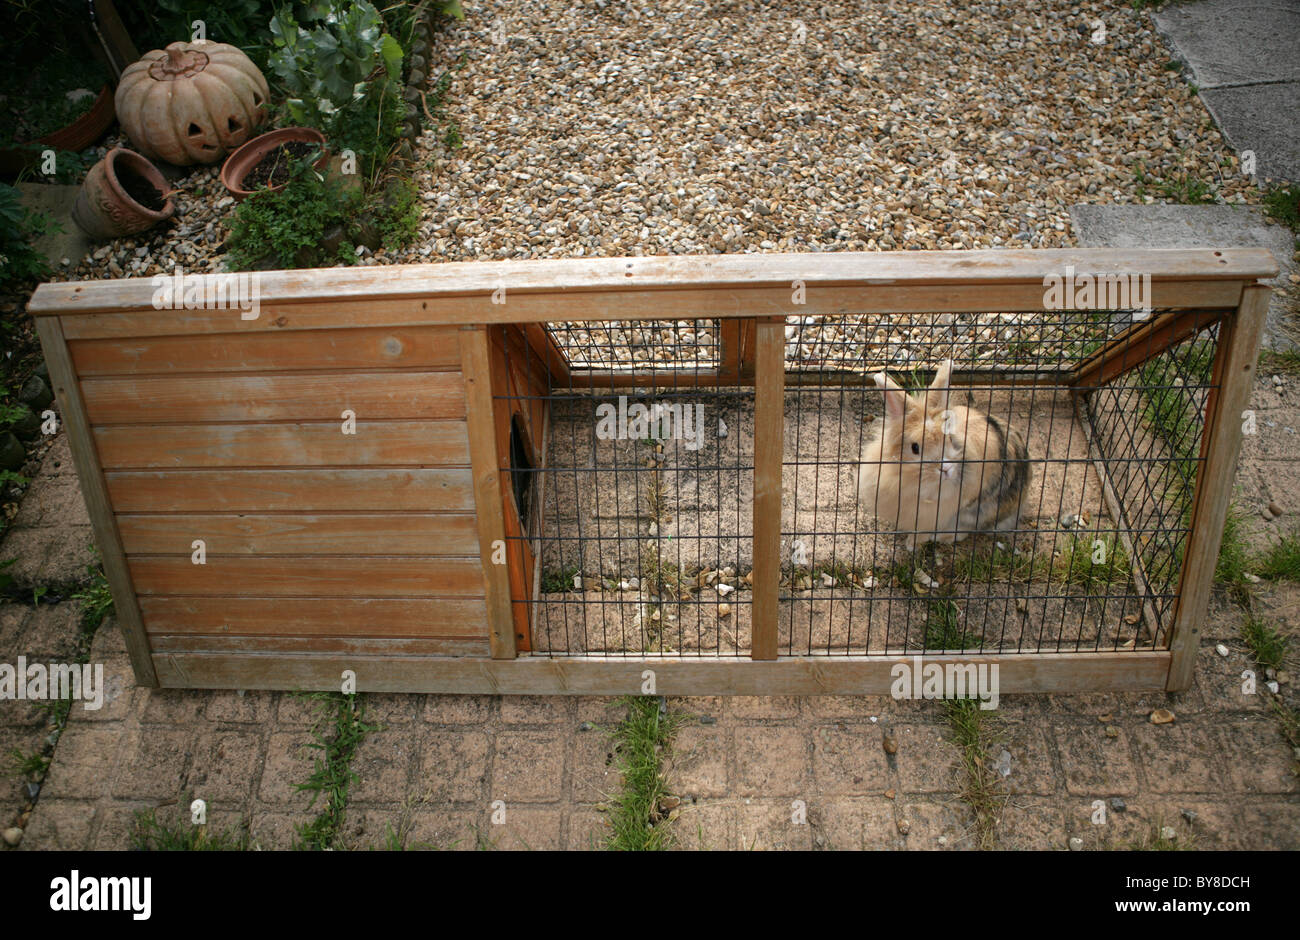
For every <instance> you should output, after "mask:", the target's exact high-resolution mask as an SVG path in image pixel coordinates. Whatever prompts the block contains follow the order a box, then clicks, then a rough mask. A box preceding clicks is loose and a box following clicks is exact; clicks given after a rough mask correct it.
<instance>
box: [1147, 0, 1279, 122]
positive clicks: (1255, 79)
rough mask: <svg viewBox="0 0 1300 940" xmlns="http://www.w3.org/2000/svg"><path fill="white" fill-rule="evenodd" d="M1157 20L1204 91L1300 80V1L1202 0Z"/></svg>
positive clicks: (1167, 11)
mask: <svg viewBox="0 0 1300 940" xmlns="http://www.w3.org/2000/svg"><path fill="white" fill-rule="evenodd" d="M1153 18H1154V19H1155V23H1156V28H1157V29H1158V30H1160V32H1161V33H1162V34H1163V35H1164V36H1165V37H1166V38H1168V39H1169V41H1170V42H1172V43H1173V44H1174V46H1175V47H1176V50H1177V52H1178V55H1179V56H1180V57H1181V58H1182V59H1183V60H1184V61H1186V63H1187V65H1188V67H1189V68H1190V69H1191V72H1192V80H1193V81H1194V82H1196V84H1197V85H1199V86H1200V87H1201V88H1221V87H1223V86H1226V85H1254V84H1259V83H1261V82H1287V81H1300V55H1296V50H1297V49H1300V3H1295V2H1287V0H1202V2H1200V3H1178V4H1171V5H1169V6H1166V7H1165V8H1164V9H1163V10H1160V11H1159V12H1157V13H1155V14H1153ZM1292 100H1293V101H1294V100H1295V99H1294V98H1293V99H1292Z"/></svg>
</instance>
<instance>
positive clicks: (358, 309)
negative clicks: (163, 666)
mask: <svg viewBox="0 0 1300 940" xmlns="http://www.w3.org/2000/svg"><path fill="white" fill-rule="evenodd" d="M763 257H767V256H763ZM392 267H394V268H395V267H397V266H396V265H393V266H392ZM402 267H405V265H403V266H402ZM82 283H86V284H91V283H109V282H107V281H105V282H82ZM1245 283H1246V282H1244V281H1240V280H1237V281H1211V280H1203V281H1173V282H1166V283H1154V284H1152V285H1151V303H1152V304H1153V305H1154V306H1156V307H1171V308H1172V307H1177V308H1188V309H1191V308H1203V307H1218V308H1222V307H1234V306H1236V304H1237V303H1238V302H1239V300H1240V299H1241V290H1242V287H1243V286H1244V285H1245ZM1043 294H1044V290H1043V286H1042V283H1041V282H1038V283H1018V284H990V285H981V284H941V285H920V286H898V285H896V284H867V285H864V286H858V287H839V286H832V287H819V286H815V285H812V284H809V286H808V289H807V293H806V303H804V304H801V305H799V306H795V305H793V304H791V302H790V290H789V288H788V287H780V288H763V287H753V286H750V287H698V288H689V289H688V288H685V287H681V286H680V285H678V286H672V287H665V288H661V289H655V290H644V289H641V290H637V289H633V288H632V287H631V286H630V282H629V286H628V287H626V288H625V289H623V290H610V289H606V290H601V291H592V292H578V293H573V294H565V293H533V294H511V295H510V302H509V303H508V304H493V303H492V302H491V298H490V295H489V294H484V295H483V296H481V297H479V296H470V297H465V296H455V297H447V296H439V297H430V298H428V299H425V300H417V299H412V300H392V299H385V300H366V301H352V302H349V301H344V300H330V301H321V302H307V303H300V304H287V303H280V304H277V305H275V306H274V309H273V311H272V312H274V313H276V314H277V316H275V317H274V318H273V319H267V318H263V319H261V320H253V321H249V324H248V326H247V329H248V330H249V331H250V332H263V331H273V332H277V333H279V332H285V333H290V332H301V331H303V330H322V329H345V328H361V327H371V328H381V327H382V328H390V329H391V328H398V327H404V326H418V325H421V324H427V323H441V324H466V325H469V324H475V323H487V324H510V323H514V324H526V323H544V322H555V321H562V320H569V321H600V320H629V321H632V320H647V319H663V320H693V319H715V318H722V319H725V318H728V317H741V318H746V317H770V316H790V315H797V316H835V315H839V314H845V313H859V314H887V313H891V314H892V313H944V312H975V313H983V312H988V311H999V312H1008V313H1009V312H1016V311H1037V310H1042V309H1043V304H1044V298H1043ZM63 323H64V331H65V332H66V333H67V335H68V336H69V337H72V338H75V339H97V338H108V337H143V336H179V335H193V334H206V333H228V332H229V331H230V329H231V318H230V315H229V313H227V312H223V311H210V310H183V311H177V312H171V311H164V312H159V311H156V310H152V309H149V310H142V311H138V312H134V313H97V314H90V315H86V316H74V315H68V316H66V317H64V319H63Z"/></svg>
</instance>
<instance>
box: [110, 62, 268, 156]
mask: <svg viewBox="0 0 1300 940" xmlns="http://www.w3.org/2000/svg"><path fill="white" fill-rule="evenodd" d="M267 94H268V91H267V87H266V79H265V78H264V77H263V76H262V73H261V72H260V71H259V70H258V68H257V66H256V65H254V64H253V63H252V62H251V61H250V60H249V58H248V56H246V55H244V54H243V53H242V52H240V51H239V50H238V49H236V48H235V47H234V46H228V45H226V44H225V43H220V42H210V41H208V40H199V41H197V42H174V43H172V44H171V45H169V46H168V47H167V48H166V49H155V50H153V51H152V52H147V53H145V54H144V56H142V57H141V59H140V61H138V62H135V63H132V64H131V65H129V66H127V68H126V71H124V72H123V73H122V80H121V81H120V82H119V83H118V86H117V96H116V98H115V99H114V104H115V106H116V109H117V119H118V120H119V121H121V122H122V129H123V130H124V131H126V136H128V137H130V138H131V143H133V144H135V146H136V148H137V149H138V150H139V151H140V152H141V153H142V154H144V155H145V156H146V157H149V158H151V159H161V160H166V161H167V162H168V163H175V164H178V165H181V166H186V165H188V164H191V163H216V162H217V161H218V160H220V159H222V158H223V157H225V155H226V154H227V153H228V152H230V151H231V150H234V149H235V148H236V147H238V146H239V145H240V144H242V143H244V141H246V140H248V138H249V137H250V136H251V135H252V133H253V132H254V131H255V130H256V129H257V127H258V125H260V124H261V123H262V122H263V121H264V120H265V119H266V99H267Z"/></svg>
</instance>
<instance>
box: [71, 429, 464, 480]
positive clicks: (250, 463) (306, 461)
mask: <svg viewBox="0 0 1300 940" xmlns="http://www.w3.org/2000/svg"><path fill="white" fill-rule="evenodd" d="M343 425H344V422H343V421H337V420H330V421H326V422H311V423H306V422H295V423H290V424H205V425H174V424H172V425H168V424H164V425H150V424H135V425H113V426H109V427H97V428H95V445H96V446H97V447H98V448H99V454H100V462H101V463H102V464H103V466H104V468H105V469H109V470H120V469H136V470H140V469H162V468H208V467H331V466H332V467H409V466H420V467H468V466H469V436H468V434H467V432H466V429H465V422H464V421H400V420H399V421H383V420H378V421H366V420H364V419H360V418H359V419H357V421H356V424H355V433H351V434H345V433H343Z"/></svg>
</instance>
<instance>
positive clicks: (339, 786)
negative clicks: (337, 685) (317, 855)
mask: <svg viewBox="0 0 1300 940" xmlns="http://www.w3.org/2000/svg"><path fill="white" fill-rule="evenodd" d="M305 697H306V698H309V699H312V700H313V701H315V702H316V703H317V706H318V709H319V714H318V717H317V722H316V726H315V727H314V728H312V737H313V738H314V740H313V741H312V743H311V744H309V745H307V746H308V747H309V748H312V749H313V750H315V751H316V752H317V755H316V758H315V760H314V762H313V767H312V772H311V776H310V777H308V778H307V782H306V783H300V784H297V785H296V789H298V790H303V791H306V792H308V793H310V794H311V801H310V802H309V803H308V804H307V807H308V809H310V808H311V807H312V806H314V805H315V804H316V801H317V800H318V799H321V798H324V801H325V805H324V806H323V807H322V808H321V810H320V813H319V814H318V815H317V817H316V818H315V819H313V820H312V821H311V822H309V823H305V824H303V825H301V826H299V827H298V830H297V831H298V844H297V845H296V846H295V848H299V849H316V850H324V849H337V848H345V846H344V845H343V844H342V843H341V840H340V835H341V833H342V831H343V823H344V820H345V818H346V814H347V802H348V789H349V788H350V787H351V786H352V784H353V783H354V782H356V780H357V775H356V772H355V771H353V770H352V767H351V764H352V757H353V755H354V754H355V753H356V749H357V745H359V744H360V743H361V741H362V739H363V738H365V736H366V735H367V734H369V733H370V732H371V731H374V730H376V728H375V727H374V726H373V725H367V724H366V723H365V722H364V721H363V718H364V717H365V699H364V698H363V697H362V696H361V695H345V694H343V693H342V692H313V693H310V694H308V695H306V696H305ZM327 723H328V724H330V728H329V729H328V730H329V733H326V730H325V726H326V724H327Z"/></svg>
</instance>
